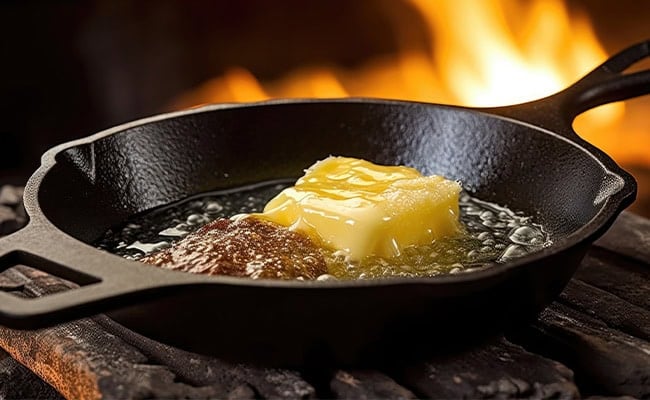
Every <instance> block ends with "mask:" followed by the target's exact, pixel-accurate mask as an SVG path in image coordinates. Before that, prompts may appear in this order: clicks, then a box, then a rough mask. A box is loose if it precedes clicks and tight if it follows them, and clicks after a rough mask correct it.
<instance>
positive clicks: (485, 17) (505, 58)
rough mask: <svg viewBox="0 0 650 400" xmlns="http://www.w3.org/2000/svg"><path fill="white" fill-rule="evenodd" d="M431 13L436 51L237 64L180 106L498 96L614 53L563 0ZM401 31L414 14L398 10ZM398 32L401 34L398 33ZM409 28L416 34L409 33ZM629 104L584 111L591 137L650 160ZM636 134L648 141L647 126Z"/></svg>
mask: <svg viewBox="0 0 650 400" xmlns="http://www.w3.org/2000/svg"><path fill="white" fill-rule="evenodd" d="M408 1H409V2H410V3H411V4H412V5H413V6H414V7H415V8H417V9H418V10H419V12H420V14H421V15H422V16H423V17H424V20H425V21H426V24H427V28H428V30H429V33H430V37H431V38H433V40H432V48H431V49H427V50H428V51H414V50H407V49H410V48H411V47H412V46H411V47H409V46H407V44H406V43H404V44H403V46H402V50H401V51H398V52H397V53H396V54H394V55H393V56H390V57H384V58H377V59H371V60H368V61H366V63H365V64H364V66H362V67H360V68H357V69H354V70H347V69H344V68H341V67H337V66H330V67H326V66H321V67H309V68H299V69H296V70H294V71H293V72H290V73H288V74H286V75H285V76H284V77H283V78H281V79H279V80H275V81H271V82H263V83H260V82H259V81H258V80H257V79H255V77H254V76H253V75H252V74H251V73H250V72H248V71H247V70H245V69H242V68H233V69H231V70H230V71H228V72H227V73H226V74H224V75H223V76H221V77H217V78H214V79H212V80H210V81H208V82H205V83H204V84H202V85H201V86H199V87H198V88H195V89H194V90H191V91H189V92H188V93H186V94H184V95H182V96H180V97H179V98H177V99H176V101H175V102H174V103H173V105H172V107H173V108H185V107H189V106H195V105H197V104H201V103H212V102H233V101H234V102H240V101H241V102H245V101H257V100H264V99H268V98H277V97H299V98H300V97H323V98H334V97H347V96H358V97H382V98H394V99H405V100H416V101H425V102H434V103H451V104H459V105H466V106H497V105H507V104H514V103H520V102H524V101H528V100H534V99H537V98H541V97H544V96H547V95H550V94H553V93H555V92H557V91H559V90H560V89H563V88H564V87H567V86H568V85H570V84H571V83H573V82H575V81H576V80H577V79H579V78H580V77H581V76H582V75H584V74H586V73H587V72H588V71H589V70H591V69H593V68H594V67H595V66H596V65H598V64H600V63H601V62H603V61H604V60H605V59H606V58H607V54H606V53H605V51H604V50H603V48H602V46H601V45H600V44H599V42H598V40H597V38H596V36H595V34H594V32H593V30H592V28H591V25H590V22H589V20H588V18H586V17H585V16H584V15H581V14H575V13H574V14H571V15H570V14H569V12H568V10H567V8H566V6H565V5H564V3H563V2H562V1H561V0H535V1H533V2H527V3H522V2H515V1H512V0H480V1H477V0H437V1H435V2H434V1H431V0H408ZM394 23H395V25H396V26H395V31H396V32H398V33H399V32H400V29H404V24H408V21H402V20H397V19H396V20H395V21H394ZM397 36H398V39H399V34H398V35H397ZM405 36H408V35H405ZM624 110H625V107H624V105H623V104H622V103H616V104H609V105H606V106H603V107H598V108H597V109H594V110H590V111H588V112H586V113H585V114H583V115H581V116H579V117H578V118H577V120H576V123H575V127H576V130H577V131H578V132H580V133H581V134H583V136H584V137H585V139H587V140H588V141H590V142H592V143H594V144H595V145H597V146H599V147H601V148H603V149H604V150H605V151H607V152H609V153H610V154H612V155H613V156H614V157H615V158H617V159H618V160H619V162H624V161H639V160H642V161H644V162H646V163H650V154H646V153H647V152H646V151H645V150H644V149H645V148H647V147H645V146H639V145H638V143H637V144H635V145H634V146H626V148H625V149H623V148H622V147H621V145H620V142H621V140H620V139H618V138H613V135H611V130H612V127H613V126H615V124H617V123H620V120H621V118H622V116H623V114H624ZM634 140H635V141H637V142H638V141H639V140H642V141H644V142H646V143H647V142H650V138H648V137H647V135H643V134H642V135H636V136H634Z"/></svg>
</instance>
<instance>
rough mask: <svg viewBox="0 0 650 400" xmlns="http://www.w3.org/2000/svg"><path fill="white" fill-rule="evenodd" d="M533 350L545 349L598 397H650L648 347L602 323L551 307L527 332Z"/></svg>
mask: <svg viewBox="0 0 650 400" xmlns="http://www.w3.org/2000/svg"><path fill="white" fill-rule="evenodd" d="M526 329H527V331H528V334H527V335H520V336H519V338H520V339H522V338H523V340H528V341H529V344H530V345H531V346H532V347H534V348H535V349H536V350H539V349H542V348H544V349H547V351H550V352H552V353H553V355H554V356H556V357H558V359H560V360H561V361H562V362H565V363H567V364H568V365H570V366H571V367H572V368H573V369H574V370H576V371H579V373H580V374H581V378H582V380H583V381H587V382H590V383H591V384H592V385H593V387H591V388H590V390H592V391H593V390H597V391H599V392H600V393H604V394H607V395H616V396H624V395H628V396H634V397H638V398H647V397H649V396H650V368H649V366H650V343H648V342H647V341H645V340H642V339H639V338H637V337H634V336H631V335H627V334H625V333H622V332H620V331H618V330H616V329H612V328H609V327H608V326H607V325H606V324H605V323H604V322H602V321H599V320H597V319H596V318H592V317H589V316H587V315H586V314H584V313H581V312H579V311H577V310H574V309H572V308H570V307H567V306H565V305H562V304H559V303H554V304H552V305H551V306H550V307H548V308H547V309H546V310H544V312H543V313H542V314H541V316H540V318H539V319H538V321H537V322H535V323H534V324H532V325H531V326H529V327H528V328H526Z"/></svg>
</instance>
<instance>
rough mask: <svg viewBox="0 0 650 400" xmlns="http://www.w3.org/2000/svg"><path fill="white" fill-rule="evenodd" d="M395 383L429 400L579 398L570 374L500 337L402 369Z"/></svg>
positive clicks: (551, 362) (566, 370)
mask: <svg viewBox="0 0 650 400" xmlns="http://www.w3.org/2000/svg"><path fill="white" fill-rule="evenodd" d="M403 372H404V374H405V375H404V376H403V377H402V379H400V381H401V382H402V383H405V384H407V386H408V387H411V388H413V389H414V390H415V391H416V393H417V394H418V395H421V396H424V397H430V398H483V399H486V398H502V399H503V398H522V397H525V398H537V399H551V398H553V399H572V398H577V397H579V393H578V389H577V387H576V386H575V384H574V383H573V373H572V372H571V370H569V369H568V368H566V367H565V366H564V365H562V364H560V363H558V362H556V361H553V360H550V359H547V358H545V357H542V356H539V355H537V354H533V353H530V352H528V351H526V350H524V349H523V348H522V347H520V346H518V345H515V344H513V343H511V342H509V341H508V340H506V339H504V338H497V339H494V340H493V341H490V342H489V343H486V344H483V345H480V346H478V347H475V348H472V349H468V350H466V351H461V352H454V353H453V354H449V355H445V356H440V357H435V358H432V359H430V360H428V361H426V362H423V363H421V364H416V365H411V366H407V367H406V368H404V369H403Z"/></svg>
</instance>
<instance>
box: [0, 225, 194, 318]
mask: <svg viewBox="0 0 650 400" xmlns="http://www.w3.org/2000/svg"><path fill="white" fill-rule="evenodd" d="M19 265H23V266H28V267H31V268H35V269H37V270H39V271H43V272H47V273H49V274H51V275H55V276H57V277H59V278H63V279H66V280H68V281H71V282H73V283H75V284H77V285H79V287H74V288H72V289H69V290H66V291H62V292H57V293H53V294H45V295H44V296H42V297H34V298H27V297H24V296H20V295H18V294H16V293H12V292H11V291H6V290H4V291H0V324H1V325H4V326H7V327H11V328H20V329H34V328H39V327H44V326H49V325H53V324H55V323H59V322H63V321H68V320H72V319H76V318H80V317H86V316H91V315H95V314H98V313H101V312H105V311H108V310H111V309H115V308H119V307H121V306H126V305H129V304H133V303H134V302H138V301H146V300H149V299H152V298H154V297H159V296H161V295H164V293H163V292H165V291H170V290H173V289H178V286H183V285H191V284H192V283H196V282H195V281H196V280H197V278H200V277H196V276H193V275H192V274H174V276H173V279H170V276H169V274H170V271H164V270H162V269H160V268H157V267H153V266H148V265H144V264H139V263H135V262H133V261H128V260H126V259H122V258H121V257H118V256H115V255H112V254H109V253H104V252H101V251H97V250H96V249H94V248H93V247H91V246H89V245H87V244H85V243H82V242H80V241H77V240H76V239H74V238H71V237H70V236H67V235H65V234H63V233H61V232H59V231H57V230H56V229H54V228H53V227H50V226H47V225H41V224H38V223H34V222H30V224H29V225H28V226H27V227H25V228H23V229H22V230H19V231H18V232H15V233H13V234H11V235H9V236H6V237H2V238H0V271H4V270H6V269H9V268H11V267H14V266H19ZM107 265H110V268H105V266H107ZM185 275H188V276H185ZM10 289H11V288H10Z"/></svg>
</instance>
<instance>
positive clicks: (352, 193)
mask: <svg viewBox="0 0 650 400" xmlns="http://www.w3.org/2000/svg"><path fill="white" fill-rule="evenodd" d="M460 190H461V188H460V185H459V184H458V183H457V182H455V181H450V180H447V179H445V178H443V177H441V176H435V175H434V176H426V177H425V176H422V174H420V173H419V172H418V171H417V170H415V169H413V168H408V167H403V166H381V165H376V164H373V163H371V162H368V161H365V160H360V159H356V158H347V157H329V158H327V159H325V160H322V161H319V162H317V163H316V164H314V165H312V166H311V167H310V168H309V169H307V170H306V173H305V175H304V176H303V177H302V178H300V179H299V180H298V181H297V182H296V184H295V186H293V187H290V188H287V189H285V190H283V191H282V192H281V193H279V194H278V195H277V196H276V197H275V198H273V199H272V200H271V201H269V202H268V203H267V205H266V207H265V208H264V212H263V213H262V214H257V217H260V218H263V219H267V220H270V221H272V222H275V223H277V224H280V225H283V226H286V227H290V229H293V230H296V231H299V232H302V233H305V234H306V235H308V236H310V237H311V238H313V239H314V240H316V241H317V242H320V243H321V244H322V245H324V246H326V247H329V248H331V249H333V250H342V251H345V252H346V253H347V254H348V255H349V257H350V259H352V260H360V259H362V258H363V257H365V256H379V257H392V256H398V255H399V254H400V253H401V251H402V250H403V249H404V248H405V247H408V246H413V245H423V244H428V243H431V242H432V241H433V240H435V239H439V238H441V237H445V236H450V235H455V234H457V233H459V232H460V223H459V220H458V218H459V211H458V195H459V193H460Z"/></svg>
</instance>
